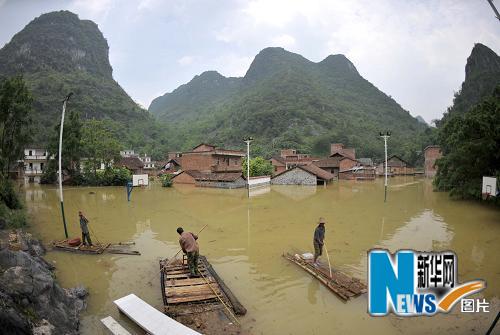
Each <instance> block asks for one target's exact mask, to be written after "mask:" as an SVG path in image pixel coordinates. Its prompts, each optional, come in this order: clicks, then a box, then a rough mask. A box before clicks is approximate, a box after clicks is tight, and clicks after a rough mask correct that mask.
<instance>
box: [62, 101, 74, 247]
mask: <svg viewBox="0 0 500 335" xmlns="http://www.w3.org/2000/svg"><path fill="white" fill-rule="evenodd" d="M72 95H73V92H70V93H69V94H68V95H67V96H66V98H64V100H63V101H62V102H63V109H62V116H61V126H60V129H59V199H60V200H61V213H62V219H63V225H64V235H65V236H66V238H68V229H67V228H66V217H65V216H64V200H63V191H62V168H61V161H62V159H61V158H62V139H63V128H64V114H65V113H66V103H67V102H68V100H69V98H71V96H72Z"/></svg>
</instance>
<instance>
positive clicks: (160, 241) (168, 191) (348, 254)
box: [25, 177, 500, 334]
mask: <svg viewBox="0 0 500 335" xmlns="http://www.w3.org/2000/svg"><path fill="white" fill-rule="evenodd" d="M25 194H26V202H27V207H28V210H29V215H30V219H31V226H30V231H31V232H32V233H33V234H34V235H35V236H36V237H38V238H41V239H42V241H43V242H45V243H46V244H49V243H50V241H52V240H54V239H62V238H64V230H63V226H62V220H61V213H60V207H59V199H58V195H57V192H56V189H55V188H54V187H49V186H40V185H29V186H26V188H25ZM64 196H65V209H66V217H67V221H68V230H69V233H70V235H71V236H79V224H78V216H77V213H78V210H82V211H84V212H85V214H86V216H87V217H88V219H89V220H90V226H91V228H92V230H93V231H94V233H95V235H94V237H93V238H94V240H97V239H98V240H99V241H101V242H118V241H134V242H135V243H136V245H135V249H136V250H139V251H140V252H141V253H142V255H141V256H126V255H98V256H91V255H78V254H70V253H64V252H52V251H49V252H48V254H47V259H48V260H49V261H51V262H53V263H54V264H55V266H56V267H57V270H56V275H57V277H58V279H59V281H60V282H61V283H62V285H63V286H64V287H73V286H76V285H79V284H81V285H84V286H85V287H86V288H88V290H89V291H90V297H89V300H88V309H87V311H86V312H85V313H84V314H83V317H82V328H81V331H82V333H83V334H107V333H106V331H105V330H104V328H103V326H102V325H101V324H100V321H99V320H100V319H101V318H103V317H106V316H108V315H112V316H113V317H114V318H115V319H117V320H119V322H120V323H122V324H124V325H125V326H126V327H127V328H129V329H130V330H132V331H134V332H138V333H139V332H140V331H139V329H138V328H137V327H135V326H134V325H133V324H132V323H131V322H130V321H129V320H127V319H126V317H124V316H122V315H120V314H119V313H118V311H117V308H116V306H115V305H114V304H113V300H115V299H117V298H120V297H122V296H124V295H127V294H129V293H135V294H136V295H138V296H139V297H141V298H142V299H143V300H145V301H147V302H148V303H149V304H151V305H153V306H155V307H156V308H158V309H159V310H162V299H161V295H160V283H159V265H158V261H159V260H160V259H161V258H165V257H171V256H172V255H174V254H175V253H176V252H177V250H178V248H179V246H178V242H177V241H178V235H177V233H176V231H175V230H176V228H177V227H178V226H183V227H184V228H185V229H186V230H189V231H193V232H198V231H199V230H200V229H201V228H202V227H203V226H204V225H206V224H207V225H208V226H207V228H206V229H205V230H204V231H203V232H202V233H201V235H200V248H201V253H202V254H204V255H206V256H207V258H208V260H209V261H210V262H211V263H212V265H213V266H214V268H215V269H216V271H217V272H218V273H219V274H220V275H221V277H222V278H223V279H224V281H225V282H226V284H227V285H228V286H229V287H230V288H231V289H232V291H233V292H234V293H235V295H236V296H237V297H238V298H239V299H240V301H241V302H242V303H243V305H245V307H246V308H247V309H248V313H247V315H246V316H245V317H243V318H241V323H242V326H243V327H244V328H245V329H247V330H249V331H250V332H251V333H254V334H332V333H338V334H365V333H371V334H403V333H404V334H422V333H435V334H437V333H439V334H445V333H449V334H469V333H473V332H478V333H481V334H483V333H484V332H485V330H486V329H487V328H488V326H489V324H488V323H491V322H492V320H493V319H494V317H495V314H496V312H497V310H492V311H491V312H490V313H476V314H471V313H463V314H462V313H461V312H460V311H457V310H459V309H460V307H459V306H458V307H455V311H454V313H453V314H452V315H439V316H434V317H420V318H405V319H402V318H397V317H394V316H390V317H376V318H374V317H370V316H369V315H368V314H367V296H366V294H365V295H362V296H360V297H358V298H356V299H354V300H352V301H349V302H347V303H345V302H343V301H341V300H340V299H339V298H337V297H336V296H335V295H334V294H333V293H332V292H331V291H329V290H328V289H326V288H325V287H324V286H322V285H321V284H320V283H319V282H318V281H316V280H313V279H312V277H311V276H310V275H309V274H307V273H306V272H304V271H303V270H302V269H300V268H298V267H297V266H296V265H294V264H291V263H288V261H287V260H285V259H284V258H282V257H281V255H282V254H283V252H286V251H291V250H303V251H310V250H311V249H312V245H311V242H312V235H313V230H314V228H315V226H316V222H317V220H318V217H320V216H323V217H325V218H326V220H327V224H326V245H327V247H328V251H329V253H330V256H331V259H332V263H333V266H334V267H336V268H338V269H340V270H342V271H344V272H346V273H349V274H351V275H353V276H356V277H359V278H361V279H363V280H366V276H367V250H369V249H370V248H374V247H383V248H387V249H389V250H391V251H395V250H397V249H400V248H406V249H408V248H411V249H417V250H422V251H426V250H427V251H428V250H454V251H455V252H456V253H457V255H458V271H459V280H460V281H462V282H463V281H466V280H472V279H477V278H482V279H484V280H486V282H487V285H488V286H487V288H486V290H485V291H483V295H484V297H485V298H486V299H487V300H489V301H497V298H498V297H500V281H499V273H500V269H499V261H498V255H500V243H499V236H500V211H499V210H498V209H495V208H491V207H488V206H484V205H482V204H480V203H477V202H465V201H453V200H450V199H449V198H448V195H447V194H445V193H436V192H433V191H432V185H431V182H430V181H429V180H423V179H416V178H415V179H414V178H413V177H408V178H392V179H390V187H389V191H388V201H387V203H384V201H383V181H382V180H381V179H379V180H377V181H371V182H353V181H340V182H334V183H332V184H331V185H328V186H327V187H323V186H318V187H306V186H272V187H268V188H265V189H260V190H258V191H257V192H256V193H255V194H254V193H252V197H251V198H250V199H249V198H247V191H246V190H244V189H239V190H221V189H208V188H196V187H192V186H175V187H173V188H162V187H161V186H160V185H158V184H151V185H150V186H149V187H147V188H135V189H134V191H133V192H132V196H131V201H130V202H127V197H126V191H125V187H89V188H87V187H85V188H83V187H81V188H80V187H79V188H77V187H73V188H70V187H68V188H65V189H64ZM324 261H326V260H324ZM492 308H497V307H496V306H492Z"/></svg>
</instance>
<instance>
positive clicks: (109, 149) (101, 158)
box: [82, 119, 121, 177]
mask: <svg viewBox="0 0 500 335" xmlns="http://www.w3.org/2000/svg"><path fill="white" fill-rule="evenodd" d="M82 147H83V151H84V153H85V155H86V157H87V159H88V161H87V164H88V166H87V167H88V168H89V169H90V171H92V172H93V174H94V177H97V170H98V169H99V167H100V165H101V163H103V164H104V166H105V167H110V166H111V164H112V162H113V161H117V160H118V159H119V157H120V149H121V145H120V142H118V140H117V139H116V137H115V135H114V134H113V132H112V131H111V128H110V127H109V126H108V124H107V121H106V120H95V119H94V120H88V121H86V122H85V124H84V126H83V129H82Z"/></svg>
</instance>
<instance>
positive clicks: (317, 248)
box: [313, 217, 326, 266]
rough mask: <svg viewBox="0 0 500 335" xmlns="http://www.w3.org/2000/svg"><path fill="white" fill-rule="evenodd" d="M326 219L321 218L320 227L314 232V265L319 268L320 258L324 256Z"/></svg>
mask: <svg viewBox="0 0 500 335" xmlns="http://www.w3.org/2000/svg"><path fill="white" fill-rule="evenodd" d="M325 223H326V221H325V218H322V217H321V218H319V221H318V226H317V227H316V229H315V230H314V239H313V244H314V265H315V266H318V265H319V264H318V257H319V256H321V255H322V254H323V244H324V240H325Z"/></svg>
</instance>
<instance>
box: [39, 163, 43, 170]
mask: <svg viewBox="0 0 500 335" xmlns="http://www.w3.org/2000/svg"><path fill="white" fill-rule="evenodd" d="M40 171H43V163H40Z"/></svg>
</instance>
